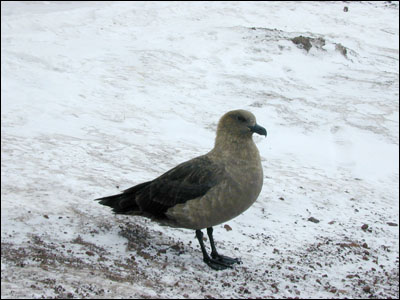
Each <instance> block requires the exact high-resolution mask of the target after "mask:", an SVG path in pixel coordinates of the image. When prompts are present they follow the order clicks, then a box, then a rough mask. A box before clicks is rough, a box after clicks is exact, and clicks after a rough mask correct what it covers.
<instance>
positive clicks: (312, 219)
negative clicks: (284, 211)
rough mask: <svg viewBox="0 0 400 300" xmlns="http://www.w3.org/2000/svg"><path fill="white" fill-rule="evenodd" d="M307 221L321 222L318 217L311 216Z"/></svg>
mask: <svg viewBox="0 0 400 300" xmlns="http://www.w3.org/2000/svg"><path fill="white" fill-rule="evenodd" d="M307 221H310V222H313V223H319V220H318V219H316V218H314V217H309V218H308V219H307Z"/></svg>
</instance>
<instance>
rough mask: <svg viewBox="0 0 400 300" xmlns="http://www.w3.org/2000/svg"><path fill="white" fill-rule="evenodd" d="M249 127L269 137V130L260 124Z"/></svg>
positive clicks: (252, 130)
mask: <svg viewBox="0 0 400 300" xmlns="http://www.w3.org/2000/svg"><path fill="white" fill-rule="evenodd" d="M249 128H250V131H251V132H255V133H258V134H260V135H265V137H267V130H266V129H265V128H264V127H262V126H260V125H258V124H256V125H254V126H249Z"/></svg>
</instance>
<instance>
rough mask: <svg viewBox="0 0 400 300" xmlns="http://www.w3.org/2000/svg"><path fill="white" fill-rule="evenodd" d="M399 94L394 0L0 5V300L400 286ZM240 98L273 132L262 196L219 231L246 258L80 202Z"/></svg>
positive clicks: (199, 130)
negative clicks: (215, 260)
mask: <svg viewBox="0 0 400 300" xmlns="http://www.w3.org/2000/svg"><path fill="white" fill-rule="evenodd" d="M345 6H347V7H348V11H347V12H345V11H344V7H345ZM299 36H303V37H305V38H306V39H303V40H304V41H305V42H307V41H308V42H310V43H311V45H312V47H311V48H310V49H308V51H307V50H306V49H304V47H303V49H302V48H301V46H300V45H299V44H295V43H294V42H293V41H292V39H293V38H296V37H299ZM307 38H308V39H307ZM304 45H306V46H305V47H307V44H306V43H305V44H304ZM398 90H399V5H398V2H392V3H389V1H388V2H379V3H377V2H285V3H283V2H232V3H231V2H222V3H221V2H218V3H216V2H213V3H211V2H184V3H182V2H173V3H168V2H144V3H140V2H133V3H129V2H112V3H111V2H97V3H96V2H85V1H83V2H70V1H62V2H59V3H55V2H42V1H36V2H28V1H21V2H18V1H16V2H4V1H2V2H1V96H2V104H1V108H2V113H1V134H2V135H1V175H2V181H1V196H2V197H1V246H2V251H1V296H2V298H27V297H28V298H29V297H33V298H41V297H59V298H61V297H63V298H79V297H86V298H125V297H130V298H133V297H134V298H230V297H234V298H289V297H291V298H294V297H299V298H333V297H334V298H370V297H371V298H388V297H392V298H398V297H399V269H398V268H399V250H398V249H399V229H398V224H399V203H398V198H399V167H398V165H399V159H398V155H399V93H398ZM237 108H244V109H248V110H250V111H252V112H253V113H254V114H255V115H256V117H257V119H258V123H259V124H260V125H262V126H264V127H265V128H267V130H268V137H267V139H264V138H261V137H255V141H256V143H257V145H258V147H259V150H260V153H261V156H262V160H263V167H264V175H265V178H264V186H263V190H262V192H261V195H260V197H259V199H258V201H257V202H256V203H255V204H254V205H253V206H252V207H251V208H250V209H249V210H248V211H246V212H245V213H244V214H242V215H241V216H239V217H238V218H236V219H234V220H232V221H230V222H228V223H227V224H221V225H220V226H216V227H215V231H214V233H215V238H216V241H217V247H218V249H219V250H220V252H221V253H223V254H226V255H230V256H233V257H240V258H241V259H242V261H243V264H241V265H238V266H235V268H234V269H232V270H226V271H220V272H217V271H214V270H211V269H210V268H208V267H207V266H206V265H205V264H204V263H203V262H202V256H201V251H200V247H199V246H198V243H197V241H196V240H195V237H194V232H192V231H189V230H184V229H172V228H167V227H161V226H159V225H157V224H154V223H152V222H150V221H148V220H146V219H143V218H140V217H127V216H114V215H113V214H112V213H111V212H110V210H109V209H107V208H106V207H103V206H100V205H99V204H98V203H96V202H95V201H93V199H95V198H98V197H101V196H106V195H111V194H113V193H117V192H118V191H120V190H123V189H126V188H128V187H130V186H132V185H135V184H137V183H140V182H142V181H144V180H150V179H152V178H154V177H156V176H158V175H160V174H161V173H163V172H165V171H167V170H168V169H170V168H172V167H173V166H175V165H176V164H178V163H180V162H183V161H185V160H187V159H190V158H193V157H195V156H198V155H201V154H204V153H205V152H207V151H209V150H210V149H211V148H212V146H213V142H214V135H215V129H216V124H217V121H218V119H219V117H220V116H221V115H222V114H224V113H225V112H226V111H228V110H231V109H237ZM317 220H318V221H319V222H317ZM313 221H314V222H313ZM225 225H229V226H230V227H231V228H232V230H229V231H228V230H227V229H229V227H228V226H225ZM224 226H225V227H224Z"/></svg>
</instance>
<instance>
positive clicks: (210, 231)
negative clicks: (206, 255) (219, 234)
mask: <svg viewBox="0 0 400 300" xmlns="http://www.w3.org/2000/svg"><path fill="white" fill-rule="evenodd" d="M207 234H208V238H209V239H210V244H211V257H212V258H213V259H215V260H217V261H220V262H222V263H224V264H226V265H233V264H235V263H238V264H240V263H241V261H240V260H239V259H238V258H231V257H228V256H224V255H220V254H218V252H217V248H215V243H214V237H213V228H212V227H208V228H207Z"/></svg>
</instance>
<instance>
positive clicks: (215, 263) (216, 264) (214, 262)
mask: <svg viewBox="0 0 400 300" xmlns="http://www.w3.org/2000/svg"><path fill="white" fill-rule="evenodd" d="M204 262H205V263H206V264H207V265H208V266H209V267H210V268H211V269H214V270H217V271H221V270H225V269H228V268H230V269H231V268H232V266H231V264H227V263H224V262H223V261H221V260H218V259H213V258H208V259H204Z"/></svg>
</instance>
